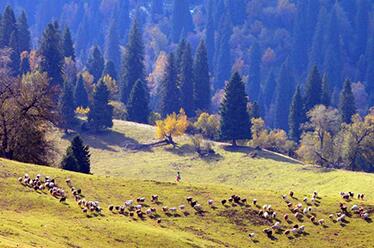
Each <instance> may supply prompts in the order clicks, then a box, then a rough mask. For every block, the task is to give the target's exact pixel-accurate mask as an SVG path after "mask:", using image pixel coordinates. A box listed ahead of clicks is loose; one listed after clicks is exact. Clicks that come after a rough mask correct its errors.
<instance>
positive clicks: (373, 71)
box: [366, 37, 374, 106]
mask: <svg viewBox="0 0 374 248" xmlns="http://www.w3.org/2000/svg"><path fill="white" fill-rule="evenodd" d="M366 54H367V55H366V57H367V68H366V89H367V92H368V94H369V106H374V38H373V37H371V38H370V40H369V42H368V47H367V52H366Z"/></svg>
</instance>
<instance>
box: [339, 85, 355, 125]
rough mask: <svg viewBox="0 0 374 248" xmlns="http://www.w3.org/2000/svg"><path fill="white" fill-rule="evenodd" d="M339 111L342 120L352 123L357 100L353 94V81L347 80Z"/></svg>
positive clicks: (341, 94)
mask: <svg viewBox="0 0 374 248" xmlns="http://www.w3.org/2000/svg"><path fill="white" fill-rule="evenodd" d="M339 110H340V113H341V115H342V120H343V122H345V123H351V121H352V115H354V114H355V113H356V106H355V98H354V96H353V93H352V87H351V81H350V80H348V79H346V80H345V81H344V86H343V89H342V91H341V92H340V98H339Z"/></svg>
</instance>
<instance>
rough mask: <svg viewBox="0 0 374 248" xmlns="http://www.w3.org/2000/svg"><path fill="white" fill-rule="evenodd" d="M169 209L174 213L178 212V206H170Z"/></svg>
mask: <svg viewBox="0 0 374 248" xmlns="http://www.w3.org/2000/svg"><path fill="white" fill-rule="evenodd" d="M169 210H170V212H173V213H176V212H177V208H176V207H172V208H169Z"/></svg>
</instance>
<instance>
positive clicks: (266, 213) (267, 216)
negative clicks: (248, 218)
mask: <svg viewBox="0 0 374 248" xmlns="http://www.w3.org/2000/svg"><path fill="white" fill-rule="evenodd" d="M262 216H263V217H264V218H265V219H268V218H269V217H270V215H269V213H268V212H265V213H264V214H263V215H262Z"/></svg>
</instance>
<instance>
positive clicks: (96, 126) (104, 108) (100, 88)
mask: <svg viewBox="0 0 374 248" xmlns="http://www.w3.org/2000/svg"><path fill="white" fill-rule="evenodd" d="M92 98H93V99H92V102H91V103H90V112H89V113H88V123H89V125H90V127H92V128H93V130H94V131H96V132H97V131H100V130H103V129H106V128H110V127H112V126H113V121H112V116H113V107H112V106H111V105H109V90H108V87H107V86H106V84H105V83H104V82H103V81H102V80H100V81H99V82H98V84H97V85H96V88H95V91H94V94H93V97H92Z"/></svg>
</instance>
